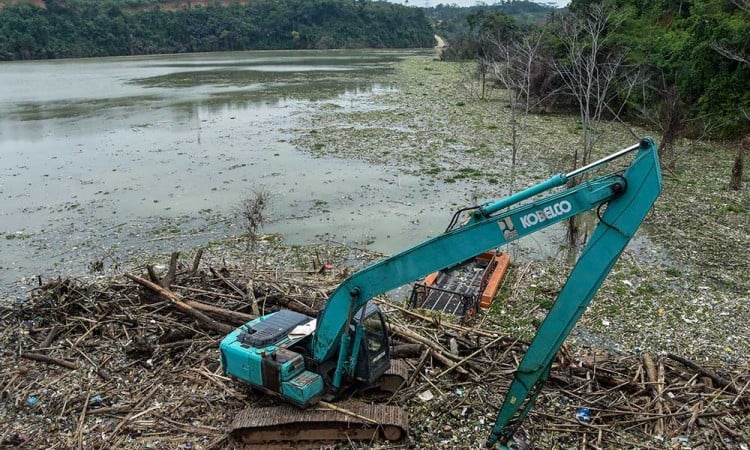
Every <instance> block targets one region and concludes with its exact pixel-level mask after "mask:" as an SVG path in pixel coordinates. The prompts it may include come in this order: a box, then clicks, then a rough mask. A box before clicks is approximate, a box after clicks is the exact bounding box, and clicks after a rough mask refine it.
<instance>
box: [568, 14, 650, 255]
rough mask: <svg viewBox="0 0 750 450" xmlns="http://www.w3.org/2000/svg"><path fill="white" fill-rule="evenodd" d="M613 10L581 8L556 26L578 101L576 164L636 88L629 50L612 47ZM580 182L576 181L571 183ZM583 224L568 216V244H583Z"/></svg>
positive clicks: (615, 21) (583, 162) (570, 89)
mask: <svg viewBox="0 0 750 450" xmlns="http://www.w3.org/2000/svg"><path fill="white" fill-rule="evenodd" d="M614 12H615V9H614V6H613V4H612V3H609V2H601V3H592V4H589V5H586V8H582V11H581V12H580V13H579V14H580V15H576V14H574V13H570V14H567V15H564V16H561V20H560V23H559V26H558V28H557V38H558V40H559V43H560V45H561V47H562V49H563V52H562V55H561V58H559V59H556V60H555V61H554V62H553V65H554V67H555V70H556V71H557V73H558V74H559V76H560V78H561V79H562V81H563V84H564V92H565V93H566V94H567V95H569V96H571V97H572V98H573V99H574V101H575V103H576V105H577V107H578V114H579V118H580V121H581V146H580V150H579V147H578V146H574V148H573V154H572V160H573V161H572V163H573V168H577V167H579V165H580V166H585V165H586V164H587V163H588V162H589V161H590V159H591V153H592V151H593V149H594V145H595V144H596V142H597V140H598V139H599V130H598V126H599V123H600V120H601V119H602V116H603V115H604V114H605V113H608V114H612V115H613V116H615V117H618V116H619V114H620V112H621V110H622V107H623V106H624V104H625V102H626V101H627V98H628V97H630V93H631V92H632V89H633V87H634V86H635V81H634V80H633V79H632V78H630V77H629V76H628V74H627V73H626V70H625V69H626V67H625V63H624V61H625V52H617V51H615V50H614V49H612V48H610V47H609V46H608V41H607V38H608V33H610V32H611V31H612V30H613V29H616V28H617V26H618V25H619V24H620V21H619V19H618V18H617V17H616V16H615V14H614ZM622 86H625V89H622ZM618 88H619V89H618ZM615 102H618V105H615ZM578 182H580V181H579V179H575V180H572V181H571V184H573V185H575V184H576V183H578ZM579 222H580V218H578V217H571V218H570V219H569V220H568V243H569V244H570V246H571V248H574V249H575V248H578V244H579V236H580V234H581V232H580V229H579Z"/></svg>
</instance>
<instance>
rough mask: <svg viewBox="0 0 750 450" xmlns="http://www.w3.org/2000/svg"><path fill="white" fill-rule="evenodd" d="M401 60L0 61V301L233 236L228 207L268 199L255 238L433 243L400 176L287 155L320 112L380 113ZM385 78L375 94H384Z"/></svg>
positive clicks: (322, 55) (415, 182)
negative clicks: (39, 285) (58, 279)
mask: <svg viewBox="0 0 750 450" xmlns="http://www.w3.org/2000/svg"><path fill="white" fill-rule="evenodd" d="M413 54H415V53H414V52H409V51H320V52H317V51H307V52H278V51H274V52H239V53H212V54H190V55H159V56H148V57H116V58H92V59H79V60H56V61H32V62H13V63H0V291H4V292H11V291H12V290H13V287H14V286H15V285H16V282H17V280H19V279H21V278H26V280H27V283H28V282H29V281H28V280H29V279H33V278H35V277H36V276H37V275H42V276H43V277H49V276H57V275H61V276H66V275H70V274H82V273H86V271H87V267H88V265H89V264H90V263H92V262H93V261H97V260H104V261H105V264H113V263H114V262H123V261H127V260H128V257H129V256H130V255H132V254H134V253H135V252H136V251H147V252H169V251H173V250H185V249H187V248H192V247H196V246H200V245H203V244H205V243H206V242H210V241H216V240H220V239H223V238H225V237H226V236H230V235H236V234H239V232H240V231H239V230H238V229H237V226H236V218H235V216H236V209H237V207H238V205H239V203H240V202H241V200H242V199H244V198H247V197H248V196H249V195H251V193H252V192H253V191H254V190H258V189H263V190H267V191H269V192H270V193H271V196H272V199H271V206H270V211H269V215H270V217H271V219H272V221H271V223H270V224H269V225H267V226H266V227H264V231H266V232H280V233H283V234H284V235H285V237H286V238H287V240H289V241H291V242H295V243H309V242H315V241H319V240H334V241H337V242H346V243H349V244H355V245H363V246H365V245H367V246H369V248H371V249H374V250H377V251H381V252H384V253H392V252H395V251H398V250H401V249H403V248H405V247H407V246H409V245H411V244H414V243H416V242H419V241H420V240H422V239H424V238H425V237H427V236H429V235H432V234H435V233H436V232H439V231H440V230H442V228H443V227H444V226H445V222H446V221H447V219H448V218H449V217H450V213H451V209H452V208H453V207H452V206H450V204H451V203H454V204H456V203H459V204H463V203H465V201H466V199H465V198H464V197H465V193H464V192H463V191H462V190H461V189H453V190H451V191H450V192H445V193H444V195H442V196H441V202H440V204H435V201H434V196H432V195H431V194H430V189H432V190H433V191H434V189H436V187H435V186H432V187H431V188H427V187H425V186H423V183H421V182H420V180H419V179H418V178H416V177H414V176H410V175H405V174H404V173H403V172H402V171H401V170H400V169H399V168H398V167H389V166H382V165H376V166H371V165H369V164H367V163H365V162H362V161H354V160H346V159H338V158H315V157H312V156H310V155H309V154H307V153H304V152H302V151H300V150H299V149H297V148H295V146H294V145H293V144H292V143H291V141H292V140H293V139H294V137H295V133H298V132H299V127H300V126H302V125H301V122H302V121H301V119H302V118H304V117H305V116H306V114H309V113H310V112H311V111H313V110H314V109H315V108H318V107H320V106H321V105H323V104H325V105H329V104H333V105H336V107H337V108H342V109H346V108H349V109H355V110H356V109H362V108H376V107H379V106H378V103H377V101H376V100H377V98H378V97H379V96H383V95H398V90H397V89H396V87H394V85H393V84H391V83H389V82H388V81H387V80H388V75H389V73H390V71H391V70H392V66H393V64H394V63H395V62H396V61H397V60H398V59H399V58H403V57H408V56H411V55H413ZM384 80H385V81H384Z"/></svg>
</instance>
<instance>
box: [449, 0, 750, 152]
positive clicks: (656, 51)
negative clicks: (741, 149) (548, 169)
mask: <svg viewBox="0 0 750 450" xmlns="http://www.w3.org/2000/svg"><path fill="white" fill-rule="evenodd" d="M510 4H511V5H514V4H515V3H510ZM458 19H459V20H461V19H462V18H460V17H458ZM463 20H464V21H465V26H464V27H463V28H459V27H457V26H456V25H450V24H443V25H442V26H443V27H445V28H450V29H458V30H460V31H461V33H460V34H459V35H457V36H455V37H453V39H450V40H449V41H450V43H451V45H452V47H453V48H451V49H449V51H448V52H446V53H445V55H444V57H445V58H447V59H461V58H467V57H470V58H477V59H479V61H480V63H481V64H480V68H483V70H490V69H491V68H492V67H497V65H498V64H501V65H502V64H505V63H507V62H508V61H507V59H508V57H511V58H512V56H513V55H514V54H515V55H516V56H518V54H519V53H523V52H522V51H521V50H523V49H521V48H520V47H519V46H518V45H517V46H516V47H515V50H514V49H513V48H508V46H506V45H505V44H507V43H513V42H515V43H517V44H519V45H520V46H521V47H522V46H523V45H521V44H522V43H523V42H526V50H529V48H528V39H529V38H530V37H533V36H540V35H541V38H540V39H539V41H538V42H539V45H538V47H535V48H534V49H533V50H534V52H535V54H534V58H533V59H534V61H533V65H531V66H529V68H530V69H531V73H530V74H528V75H529V77H530V80H531V83H530V85H529V87H530V92H529V93H528V94H529V96H531V97H535V100H533V101H532V103H536V104H538V103H545V104H546V105H549V104H552V103H554V104H555V105H557V106H558V108H557V109H558V110H559V109H560V107H563V108H565V107H567V108H577V106H578V105H576V102H575V101H573V99H572V98H571V92H570V91H571V89H570V86H566V83H565V82H566V81H570V80H566V79H565V76H564V74H565V73H566V71H567V73H568V74H570V73H571V72H575V71H576V70H582V69H587V70H588V69H590V70H592V71H593V72H596V73H595V75H596V76H598V77H599V79H598V80H596V81H597V82H598V83H601V82H606V83H611V86H609V87H608V88H609V89H611V91H610V92H611V95H609V97H608V98H607V99H606V102H607V105H606V108H605V109H606V110H605V111H604V113H603V117H607V116H610V118H611V117H612V116H617V117H619V118H627V119H628V120H630V121H633V120H641V121H644V122H646V123H648V124H649V125H650V126H655V127H656V128H659V129H661V130H662V132H663V133H664V135H663V136H662V137H663V140H664V141H665V142H667V144H669V143H670V142H671V141H673V140H674V139H675V138H676V137H678V136H680V135H685V134H687V135H693V136H713V137H722V138H726V137H736V136H741V135H743V134H746V133H748V131H750V88H749V87H750V0H657V1H651V0H649V1H646V0H607V1H602V0H573V1H572V3H571V5H570V7H569V11H560V10H554V11H552V12H551V13H550V14H548V16H547V20H546V21H545V23H543V24H536V25H535V24H533V23H529V22H528V21H526V22H521V21H518V20H516V19H515V18H514V17H511V16H510V15H508V14H505V13H504V12H499V11H497V10H490V9H482V10H479V11H474V12H473V13H471V14H469V15H467V16H466V17H465V18H463ZM597 21H599V22H600V23H599V24H594V22H597ZM594 25H596V26H594ZM592 26H594V28H595V30H592V28H591V27H592ZM525 40H526V41H525ZM535 42H536V41H535ZM573 43H574V44H575V45H574V47H576V48H575V51H576V52H577V54H576V55H573V54H572V53H571V51H572V50H571V44H573ZM576 58H580V60H577V59H576ZM588 59H590V61H588ZM576 64H577V65H578V67H573V65H576ZM588 64H591V65H590V66H589V67H584V66H586V65H588ZM609 71H617V73H612V74H611V77H610V78H609V79H607V80H603V79H602V78H601V77H602V76H603V74H604V73H607V72H609ZM580 76H581V74H580V73H579V77H580ZM608 76H609V75H608ZM581 81H583V80H576V82H577V83H578V82H581ZM591 87H593V88H601V87H602V85H599V86H598V87H597V86H593V85H592V86H591ZM566 97H567V98H566ZM555 98H556V99H555ZM540 99H545V100H544V101H541V100H540Z"/></svg>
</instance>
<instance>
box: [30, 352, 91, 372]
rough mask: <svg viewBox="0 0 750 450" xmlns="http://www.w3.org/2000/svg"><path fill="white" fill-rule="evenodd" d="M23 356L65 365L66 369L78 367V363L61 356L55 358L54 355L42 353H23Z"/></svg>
mask: <svg viewBox="0 0 750 450" xmlns="http://www.w3.org/2000/svg"><path fill="white" fill-rule="evenodd" d="M21 358H25V359H31V360H34V361H39V362H43V363H47V364H55V365H57V366H60V367H65V368H66V369H70V370H76V369H78V364H76V363H74V362H72V361H66V360H64V359H60V358H53V357H52V356H47V355H42V354H41V353H21Z"/></svg>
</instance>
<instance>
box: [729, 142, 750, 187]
mask: <svg viewBox="0 0 750 450" xmlns="http://www.w3.org/2000/svg"><path fill="white" fill-rule="evenodd" d="M748 149H750V135H748V136H745V139H743V140H742V144H740V146H739V148H738V149H737V156H736V157H735V158H734V165H733V166H732V178H731V179H730V180H729V189H732V190H734V191H739V190H740V189H742V171H743V168H744V157H745V150H748Z"/></svg>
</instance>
